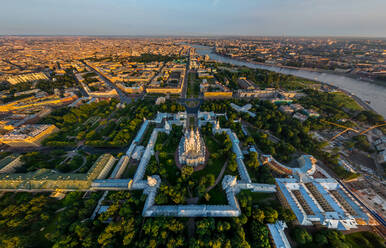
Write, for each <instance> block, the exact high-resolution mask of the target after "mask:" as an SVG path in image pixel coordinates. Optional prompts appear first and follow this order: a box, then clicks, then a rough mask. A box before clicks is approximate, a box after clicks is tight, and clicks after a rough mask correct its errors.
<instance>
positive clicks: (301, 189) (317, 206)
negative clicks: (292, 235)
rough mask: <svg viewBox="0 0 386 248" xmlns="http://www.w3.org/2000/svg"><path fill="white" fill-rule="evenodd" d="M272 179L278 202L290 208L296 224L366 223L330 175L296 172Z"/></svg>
mask: <svg viewBox="0 0 386 248" xmlns="http://www.w3.org/2000/svg"><path fill="white" fill-rule="evenodd" d="M275 180H276V185H277V190H278V197H279V199H280V201H281V202H282V204H283V205H284V206H286V207H289V208H291V209H292V211H293V212H294V214H295V216H296V218H297V222H298V223H299V224H300V225H305V226H308V225H314V224H318V225H322V226H325V227H327V228H332V229H338V230H350V229H352V228H357V227H358V225H367V224H369V221H370V218H369V216H368V215H367V214H366V213H365V212H364V210H363V209H362V208H361V207H360V206H359V204H358V203H357V202H356V201H355V200H354V199H353V198H352V197H351V196H350V195H349V194H348V193H347V191H346V190H345V189H344V188H343V187H342V186H341V185H340V184H339V183H338V182H337V181H336V180H335V179H333V178H317V179H314V178H312V177H309V176H306V175H304V174H299V176H295V177H294V178H276V179H275Z"/></svg>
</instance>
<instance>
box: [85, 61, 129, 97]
mask: <svg viewBox="0 0 386 248" xmlns="http://www.w3.org/2000/svg"><path fill="white" fill-rule="evenodd" d="M81 62H82V63H83V64H84V65H85V66H87V67H88V68H89V69H90V70H92V71H93V72H95V73H96V74H98V76H99V77H100V78H101V79H102V80H103V81H104V82H105V83H106V84H108V85H109V86H110V87H112V88H114V89H115V90H116V91H117V92H118V95H119V99H120V101H121V103H130V102H131V101H132V99H131V98H129V97H128V96H127V95H126V93H124V92H123V91H122V90H121V89H120V88H118V87H117V86H116V85H115V84H114V83H112V82H111V81H110V80H109V79H108V78H106V77H105V76H104V75H102V74H101V73H100V72H98V71H97V70H96V69H95V68H93V67H91V66H89V65H88V64H87V63H85V62H84V61H81Z"/></svg>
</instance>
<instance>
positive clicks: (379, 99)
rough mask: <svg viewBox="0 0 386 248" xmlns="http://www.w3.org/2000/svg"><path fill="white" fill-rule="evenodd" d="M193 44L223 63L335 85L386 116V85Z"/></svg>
mask: <svg viewBox="0 0 386 248" xmlns="http://www.w3.org/2000/svg"><path fill="white" fill-rule="evenodd" d="M191 46H192V47H194V48H195V49H196V51H197V53H198V54H200V55H205V54H208V55H209V57H211V59H213V60H216V61H219V62H222V63H228V64H232V65H236V66H246V67H249V68H253V69H263V70H268V71H273V72H277V73H282V74H286V75H293V76H296V77H300V78H304V79H308V80H312V81H316V82H319V83H323V84H326V85H329V86H332V87H335V88H337V89H339V90H341V91H342V92H344V93H346V94H348V95H349V96H351V97H352V98H353V99H355V100H356V101H357V102H358V103H359V104H360V105H361V106H362V107H364V108H365V109H366V110H372V111H374V112H376V113H379V114H380V115H382V116H383V117H384V118H386V87H383V86H380V85H377V84H372V83H369V82H366V81H360V80H356V79H353V78H350V77H346V76H343V75H337V74H332V73H327V72H321V71H315V70H303V69H299V68H289V67H279V66H274V65H267V64H262V63H257V62H255V63H251V62H248V61H242V60H237V59H233V58H230V57H225V56H222V55H219V54H217V53H214V52H213V48H211V47H207V46H201V45H191ZM365 101H371V102H370V104H367V103H366V102H365Z"/></svg>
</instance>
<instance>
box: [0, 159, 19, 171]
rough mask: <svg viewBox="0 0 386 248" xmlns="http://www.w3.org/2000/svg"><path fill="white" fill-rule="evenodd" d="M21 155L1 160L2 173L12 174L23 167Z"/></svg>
mask: <svg viewBox="0 0 386 248" xmlns="http://www.w3.org/2000/svg"><path fill="white" fill-rule="evenodd" d="M21 157H22V156H21V155H9V156H7V157H5V158H3V159H2V160H0V173H12V172H14V171H15V169H16V168H18V167H20V166H21V165H23V162H22V161H21Z"/></svg>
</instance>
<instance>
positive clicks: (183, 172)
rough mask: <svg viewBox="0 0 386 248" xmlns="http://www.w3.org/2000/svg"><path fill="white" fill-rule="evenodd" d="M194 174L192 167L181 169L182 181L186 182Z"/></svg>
mask: <svg viewBox="0 0 386 248" xmlns="http://www.w3.org/2000/svg"><path fill="white" fill-rule="evenodd" d="M193 172H194V168H193V167H192V166H183V167H182V168H181V176H182V178H183V179H184V180H187V179H188V178H189V177H190V176H191V175H192V174H193Z"/></svg>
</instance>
